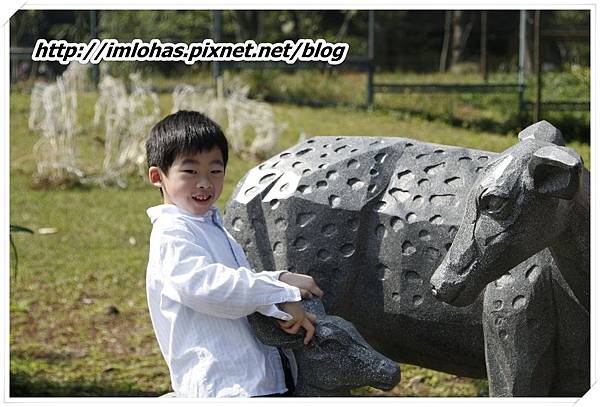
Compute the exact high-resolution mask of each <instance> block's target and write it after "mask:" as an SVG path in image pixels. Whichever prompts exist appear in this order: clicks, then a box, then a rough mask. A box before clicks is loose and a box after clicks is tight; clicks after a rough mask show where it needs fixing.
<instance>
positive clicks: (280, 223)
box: [275, 218, 288, 230]
mask: <svg viewBox="0 0 600 407" xmlns="http://www.w3.org/2000/svg"><path fill="white" fill-rule="evenodd" d="M275 226H277V229H279V230H285V229H287V226H288V222H287V220H286V219H284V218H277V219H275Z"/></svg>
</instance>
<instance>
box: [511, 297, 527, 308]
mask: <svg viewBox="0 0 600 407" xmlns="http://www.w3.org/2000/svg"><path fill="white" fill-rule="evenodd" d="M525 304H527V299H526V298H525V297H524V296H522V295H517V296H516V297H515V299H514V300H513V302H512V306H513V308H514V309H521V308H523V307H524V306H525Z"/></svg>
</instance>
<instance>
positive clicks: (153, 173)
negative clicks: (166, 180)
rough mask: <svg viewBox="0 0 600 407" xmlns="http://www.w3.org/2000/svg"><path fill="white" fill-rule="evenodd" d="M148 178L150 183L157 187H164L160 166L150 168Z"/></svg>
mask: <svg viewBox="0 0 600 407" xmlns="http://www.w3.org/2000/svg"><path fill="white" fill-rule="evenodd" d="M148 179H150V183H151V184H152V185H154V186H155V187H159V188H160V187H162V177H161V174H160V169H159V168H158V167H150V168H149V169H148Z"/></svg>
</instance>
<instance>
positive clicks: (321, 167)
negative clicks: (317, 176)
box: [318, 163, 329, 170]
mask: <svg viewBox="0 0 600 407" xmlns="http://www.w3.org/2000/svg"><path fill="white" fill-rule="evenodd" d="M327 167H329V164H327V163H322V164H319V167H318V168H319V169H320V170H324V169H325V168H327Z"/></svg>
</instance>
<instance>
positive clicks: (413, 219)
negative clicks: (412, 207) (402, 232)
mask: <svg viewBox="0 0 600 407" xmlns="http://www.w3.org/2000/svg"><path fill="white" fill-rule="evenodd" d="M406 221H407V222H408V223H414V222H416V221H417V214H416V213H414V212H409V213H407V214H406Z"/></svg>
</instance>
